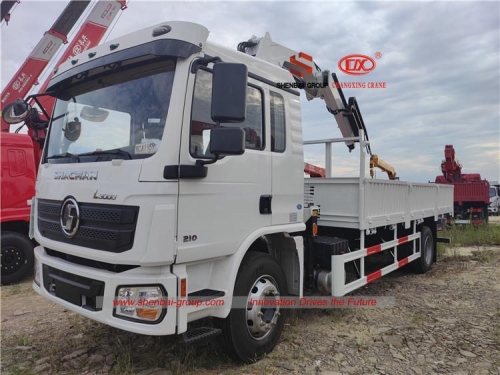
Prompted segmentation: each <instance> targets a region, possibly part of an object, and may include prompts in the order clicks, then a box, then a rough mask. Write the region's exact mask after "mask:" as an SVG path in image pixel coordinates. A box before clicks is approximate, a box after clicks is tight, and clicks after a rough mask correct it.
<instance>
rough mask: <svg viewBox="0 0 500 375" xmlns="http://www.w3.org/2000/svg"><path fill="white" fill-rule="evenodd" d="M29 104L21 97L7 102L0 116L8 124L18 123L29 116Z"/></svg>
mask: <svg viewBox="0 0 500 375" xmlns="http://www.w3.org/2000/svg"><path fill="white" fill-rule="evenodd" d="M30 112H31V106H30V105H29V104H28V103H26V102H25V101H24V100H22V99H17V100H16V101H15V102H12V103H9V104H7V105H6V106H5V107H4V109H3V111H2V118H3V119H4V121H5V122H6V123H8V124H18V123H20V122H22V121H24V120H26V118H27V117H28V116H29V114H30Z"/></svg>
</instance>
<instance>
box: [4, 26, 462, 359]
mask: <svg viewBox="0 0 500 375" xmlns="http://www.w3.org/2000/svg"><path fill="white" fill-rule="evenodd" d="M208 34H209V31H208V30H207V29H206V28H205V27H203V26H200V25H197V24H194V23H189V22H165V23H162V24H159V25H156V26H152V27H148V28H145V29H143V30H140V31H137V32H134V33H132V34H130V35H127V36H124V37H122V38H119V39H117V40H114V41H111V42H108V43H105V44H103V45H100V46H97V47H95V48H92V49H90V50H88V51H86V52H85V53H83V54H81V55H79V56H76V57H75V58H73V59H72V60H70V61H68V62H66V63H64V64H62V65H61V66H60V67H59V69H58V70H57V72H56V74H55V76H54V78H53V79H52V81H51V83H50V86H49V88H48V93H49V94H50V95H53V96H55V97H56V99H57V101H56V105H55V110H54V115H53V118H52V120H51V125H50V130H49V134H48V139H47V140H46V144H45V148H44V155H43V160H42V164H41V166H40V170H39V175H38V181H37V186H36V197H35V198H34V199H33V201H32V216H33V220H32V221H31V223H32V228H31V230H32V234H33V235H34V238H35V239H36V241H37V242H38V243H39V244H40V246H38V247H37V248H36V249H35V259H36V260H35V275H34V283H33V288H34V289H35V291H36V292H38V293H39V294H41V295H42V296H44V297H45V298H47V299H49V300H51V301H53V302H55V303H57V304H59V305H61V306H63V307H64V308H66V309H68V310H71V311H75V312H77V313H79V314H81V315H83V316H86V317H88V318H90V319H94V320H96V321H99V322H101V323H104V324H108V325H110V326H113V327H116V328H120V329H123V330H126V331H130V332H135V333H140V334H145V335H173V334H183V333H184V334H185V338H186V340H187V341H188V342H190V341H196V340H199V339H204V338H209V337H212V336H215V335H217V334H220V333H222V335H221V338H222V340H223V342H224V344H225V345H226V346H227V349H228V352H229V353H230V354H231V355H232V356H233V357H235V358H236V359H239V360H242V361H252V360H254V359H255V358H258V357H260V356H262V355H263V354H265V353H268V352H270V351H271V350H272V349H273V348H274V347H275V345H276V343H277V342H278V340H279V338H280V335H281V332H282V330H283V326H284V319H285V316H286V312H287V309H285V308H280V307H279V306H277V307H274V308H267V309H266V308H265V307H260V306H256V305H252V306H250V305H248V306H247V308H244V307H243V308H242V307H241V306H236V307H235V306H232V303H231V301H232V299H233V300H234V299H236V297H241V298H243V299H246V301H249V300H250V299H253V300H258V299H261V298H265V297H267V298H274V299H279V298H283V297H285V296H295V297H297V298H301V297H303V296H304V295H305V294H307V295H311V294H315V295H325V294H326V295H330V296H335V297H340V296H344V295H345V294H347V293H349V292H351V291H353V290H355V289H357V288H359V287H361V286H363V285H366V284H367V283H369V282H371V281H373V280H376V279H378V278H379V277H381V276H383V275H385V274H387V273H389V272H391V271H393V270H396V269H398V268H399V267H402V266H404V265H406V264H408V263H411V266H413V267H414V269H415V270H416V271H418V272H420V273H425V272H427V271H428V270H429V269H430V268H431V265H432V264H433V262H435V261H436V242H437V241H438V238H437V235H436V220H437V218H438V216H439V215H441V214H446V213H451V212H452V211H453V190H452V187H450V186H445V185H438V184H422V183H410V182H403V181H388V180H381V179H371V178H367V177H366V176H365V172H366V171H365V169H366V161H365V156H366V155H367V154H369V153H371V149H370V143H369V140H368V138H367V133H366V129H365V126H364V123H363V119H362V117H361V113H360V111H359V108H358V105H357V103H356V100H355V99H354V98H350V99H349V101H346V100H345V98H344V96H343V94H342V91H341V89H339V88H338V87H340V86H339V85H338V82H337V80H336V76H335V75H334V74H331V73H330V72H329V71H321V70H320V69H319V67H317V65H316V64H315V63H314V61H313V59H312V58H311V57H310V56H309V55H306V54H304V53H297V52H296V51H293V50H290V49H288V48H286V47H283V46H281V45H279V44H277V43H275V42H273V41H272V40H271V38H270V36H269V35H268V34H266V36H265V37H263V38H260V39H258V38H252V39H251V40H249V41H247V42H243V43H240V45H239V46H238V50H232V49H229V48H226V47H222V46H219V45H217V44H214V43H212V42H209V41H207V38H208ZM302 89H304V91H305V92H306V96H307V98H308V99H309V100H312V99H315V98H320V99H323V100H324V101H325V103H326V106H327V110H328V111H329V112H330V113H331V114H332V115H333V116H334V117H335V119H336V121H337V123H338V126H339V128H340V131H341V133H342V137H340V138H336V139H324V140H317V141H308V142H305V143H306V144H310V143H324V144H325V145H326V146H325V149H326V174H327V176H326V178H310V179H305V178H304V173H303V169H304V157H303V147H304V142H303V139H302V120H301V108H300V100H299V98H300V90H302ZM16 111H17V112H16ZM4 112H8V113H9V114H10V117H9V119H10V120H11V121H13V119H15V118H16V114H17V113H21V112H23V111H19V110H15V109H14V108H10V107H9V108H7V109H6V110H5V111H4ZM20 118H21V117H19V119H20ZM336 142H337V143H345V144H346V145H347V146H348V148H349V149H350V150H352V149H353V148H354V147H355V145H356V143H359V151H360V169H359V171H360V174H359V177H357V178H333V177H332V176H331V169H332V168H331V147H332V144H334V143H336ZM377 256H378V257H379V258H380V259H384V260H385V262H383V265H381V266H380V263H379V265H378V266H377V267H378V268H373V266H371V264H370V262H369V261H367V262H365V260H367V258H368V259H371V258H373V257H377ZM351 270H355V272H354V274H353V275H354V276H353V277H350V278H347V277H346V274H347V273H346V272H347V271H349V272H350V271H351ZM221 297H224V298H225V299H224V300H225V301H226V302H227V301H229V302H228V303H225V304H224V306H217V307H216V306H215V304H214V305H213V306H211V305H210V304H209V303H207V304H204V305H203V306H190V305H189V304H188V303H186V304H185V305H183V306H182V307H181V308H177V307H176V305H170V306H167V307H166V308H165V306H161V305H160V304H149V305H147V306H145V305H141V304H140V301H144V300H146V301H158V300H165V299H174V300H175V301H180V302H182V301H184V302H187V301H190V300H193V299H199V298H201V299H203V300H204V301H210V300H216V299H218V298H221ZM177 306H179V305H177ZM207 317H212V321H213V325H214V326H213V327H202V328H195V329H193V330H188V323H190V322H194V321H197V320H200V319H202V318H207Z"/></svg>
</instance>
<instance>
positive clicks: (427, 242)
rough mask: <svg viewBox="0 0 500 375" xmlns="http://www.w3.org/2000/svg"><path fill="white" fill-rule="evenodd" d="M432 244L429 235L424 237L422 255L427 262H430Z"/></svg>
mask: <svg viewBox="0 0 500 375" xmlns="http://www.w3.org/2000/svg"><path fill="white" fill-rule="evenodd" d="M432 246H433V243H432V241H431V239H430V238H429V237H426V239H425V243H424V257H425V262H426V263H427V264H431V263H432Z"/></svg>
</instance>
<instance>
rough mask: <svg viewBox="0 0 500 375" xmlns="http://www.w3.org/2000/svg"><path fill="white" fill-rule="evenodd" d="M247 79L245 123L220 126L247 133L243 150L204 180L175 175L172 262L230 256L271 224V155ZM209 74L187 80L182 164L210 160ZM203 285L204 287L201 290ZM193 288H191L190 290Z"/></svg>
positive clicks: (254, 89)
mask: <svg viewBox="0 0 500 375" xmlns="http://www.w3.org/2000/svg"><path fill="white" fill-rule="evenodd" d="M259 85H260V83H259V82H258V81H255V80H252V79H248V87H247V110H246V119H245V121H244V122H241V123H232V124H226V123H222V124H220V127H239V128H241V129H243V131H244V132H245V152H244V154H243V155H238V156H224V157H222V158H221V159H219V160H218V161H217V162H215V163H213V164H209V165H207V166H206V167H207V169H208V170H207V175H206V177H204V178H201V177H195V178H188V176H182V175H181V176H179V211H178V212H179V214H178V251H177V259H176V262H187V261H193V260H196V259H208V258H213V257H219V256H224V255H229V254H233V253H234V252H235V251H236V249H237V248H238V246H239V245H240V244H241V243H242V241H243V240H244V239H245V238H246V237H247V236H249V235H250V234H251V233H252V232H255V231H257V230H258V229H259V228H263V227H267V226H269V225H271V204H272V200H271V195H272V191H271V189H272V183H271V181H272V176H271V168H272V167H271V162H272V161H271V155H270V152H269V151H266V141H267V139H266V132H265V128H266V126H265V120H264V119H265V111H264V102H265V98H264V91H263V90H262V88H261V87H260V86H259ZM211 104H212V71H211V69H209V68H199V69H198V70H197V72H196V73H194V74H191V76H190V78H189V84H188V90H187V94H186V106H185V110H184V121H183V131H182V137H181V151H180V158H179V161H180V165H181V166H183V165H195V164H196V161H197V160H205V161H210V160H211V159H212V158H213V155H211V154H210V151H209V143H210V133H211V129H213V128H214V127H216V126H217V125H216V124H215V122H214V121H213V120H212V119H211ZM200 287H202V286H200ZM193 288H196V286H192V285H191V286H190V289H191V290H193Z"/></svg>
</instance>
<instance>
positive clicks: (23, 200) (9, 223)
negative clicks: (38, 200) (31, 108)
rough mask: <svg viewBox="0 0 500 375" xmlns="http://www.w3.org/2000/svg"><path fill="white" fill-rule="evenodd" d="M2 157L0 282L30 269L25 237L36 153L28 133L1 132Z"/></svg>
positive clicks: (30, 249) (30, 251) (28, 243)
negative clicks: (0, 259) (0, 254)
mask: <svg viewBox="0 0 500 375" xmlns="http://www.w3.org/2000/svg"><path fill="white" fill-rule="evenodd" d="M0 144H1V158H2V163H1V166H2V184H1V191H2V206H1V219H0V220H1V225H2V284H9V283H12V282H15V281H17V280H19V279H21V278H23V277H25V276H26V275H27V274H28V273H29V272H31V270H32V269H33V245H34V243H33V242H32V241H31V240H30V239H29V238H28V228H29V218H30V207H29V206H28V204H27V201H28V200H29V199H31V198H32V197H33V196H34V195H35V180H36V168H35V165H36V164H35V157H34V155H35V153H34V151H33V142H32V140H31V138H30V137H29V136H28V135H24V134H9V133H1V136H0Z"/></svg>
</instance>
